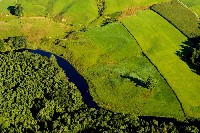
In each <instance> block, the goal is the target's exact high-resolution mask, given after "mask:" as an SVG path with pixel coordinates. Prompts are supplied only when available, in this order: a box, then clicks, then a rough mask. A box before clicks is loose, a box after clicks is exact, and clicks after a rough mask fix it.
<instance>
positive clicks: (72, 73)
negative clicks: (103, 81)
mask: <svg viewBox="0 0 200 133" xmlns="http://www.w3.org/2000/svg"><path fill="white" fill-rule="evenodd" d="M28 51H30V52H31V53H34V54H40V55H42V56H47V57H48V58H50V57H51V55H52V53H50V52H46V51H43V50H40V49H36V50H30V49H28ZM53 55H54V56H55V57H56V60H57V63H58V65H59V66H60V67H61V68H62V69H63V70H64V72H65V74H66V76H67V77H68V78H69V81H70V82H73V83H74V84H75V85H76V87H77V88H78V89H79V90H80V92H81V95H82V97H83V100H84V103H85V104H87V106H88V107H89V108H96V109H99V106H98V105H97V104H96V103H95V102H94V101H93V98H92V96H91V95H90V92H89V86H88V83H87V81H86V80H85V79H84V77H83V76H81V75H80V74H79V73H78V72H77V71H76V69H75V68H74V67H73V66H72V65H71V64H70V63H69V62H68V61H67V60H65V59H63V58H62V57H60V56H57V55H55V54H53Z"/></svg>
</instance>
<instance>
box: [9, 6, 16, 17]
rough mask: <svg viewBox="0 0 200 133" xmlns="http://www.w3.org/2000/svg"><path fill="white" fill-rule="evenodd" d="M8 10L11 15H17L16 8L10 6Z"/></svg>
mask: <svg viewBox="0 0 200 133" xmlns="http://www.w3.org/2000/svg"><path fill="white" fill-rule="evenodd" d="M7 10H8V11H9V12H10V14H12V15H15V6H9V7H8V8H7Z"/></svg>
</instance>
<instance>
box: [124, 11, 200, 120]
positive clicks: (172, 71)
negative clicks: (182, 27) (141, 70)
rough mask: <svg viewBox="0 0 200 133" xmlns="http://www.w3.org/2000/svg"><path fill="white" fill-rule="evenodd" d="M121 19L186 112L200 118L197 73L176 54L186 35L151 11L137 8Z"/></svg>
mask: <svg viewBox="0 0 200 133" xmlns="http://www.w3.org/2000/svg"><path fill="white" fill-rule="evenodd" d="M123 23H124V24H125V26H126V27H127V28H128V29H129V30H130V32H131V33H132V34H133V35H134V36H135V38H136V40H137V41H138V42H139V44H140V46H141V47H142V49H143V51H144V52H145V53H146V54H147V56H148V57H149V58H150V59H151V61H152V62H153V63H154V64H155V65H156V66H157V67H158V69H159V71H160V72H161V73H162V74H163V75H164V77H165V78H166V79H167V81H168V82H169V84H170V85H171V87H172V88H173V90H174V91H175V93H176V94H177V96H178V98H179V99H180V101H181V103H182V105H183V107H184V110H185V113H186V115H187V116H188V117H197V118H200V110H199V107H200V104H199V103H200V100H199V95H200V90H199V88H200V76H199V75H197V74H195V73H194V72H192V71H191V70H190V68H189V67H188V65H187V64H186V63H185V62H183V61H182V60H181V59H180V58H179V57H178V56H177V55H176V54H175V53H176V52H177V51H179V50H180V48H181V46H180V45H184V44H183V42H185V41H186V40H187V38H186V37H185V36H184V35H182V34H181V33H180V32H179V31H178V30H177V29H175V28H174V27H173V26H172V25H170V24H169V23H168V22H167V21H166V20H164V19H163V18H162V17H160V16H159V15H157V14H156V13H154V12H152V11H143V12H139V13H138V14H137V16H136V17H129V18H127V19H125V20H123ZM137 27H140V28H137Z"/></svg>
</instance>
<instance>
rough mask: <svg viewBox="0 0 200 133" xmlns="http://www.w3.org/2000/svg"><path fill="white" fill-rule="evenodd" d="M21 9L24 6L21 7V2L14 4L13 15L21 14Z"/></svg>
mask: <svg viewBox="0 0 200 133" xmlns="http://www.w3.org/2000/svg"><path fill="white" fill-rule="evenodd" d="M23 10H24V8H23V7H22V5H21V4H16V5H15V8H14V15H16V16H23Z"/></svg>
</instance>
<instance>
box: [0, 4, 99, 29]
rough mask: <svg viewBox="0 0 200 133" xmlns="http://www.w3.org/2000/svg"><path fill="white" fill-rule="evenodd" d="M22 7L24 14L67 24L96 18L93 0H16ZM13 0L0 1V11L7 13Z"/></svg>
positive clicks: (87, 22) (88, 21)
mask: <svg viewBox="0 0 200 133" xmlns="http://www.w3.org/2000/svg"><path fill="white" fill-rule="evenodd" d="M18 3H20V4H22V7H23V8H24V16H29V17H33V16H34V17H35V16H48V17H51V18H54V17H55V20H59V21H62V20H64V22H65V23H67V24H73V25H75V26H76V27H77V26H79V27H81V25H87V24H89V23H90V22H91V21H93V20H94V19H96V18H97V16H98V9H97V6H96V2H95V1H94V0H65V1H64V0H43V1H35V0H29V1H25V0H18ZM14 5H15V0H3V1H1V2H0V12H1V13H3V14H9V11H8V10H7V7H8V6H14Z"/></svg>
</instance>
